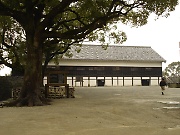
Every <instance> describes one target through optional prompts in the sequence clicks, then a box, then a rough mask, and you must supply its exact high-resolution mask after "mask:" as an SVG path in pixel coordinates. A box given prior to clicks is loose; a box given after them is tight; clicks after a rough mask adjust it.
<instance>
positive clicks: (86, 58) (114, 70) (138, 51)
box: [48, 45, 165, 87]
mask: <svg viewBox="0 0 180 135" xmlns="http://www.w3.org/2000/svg"><path fill="white" fill-rule="evenodd" d="M70 51H71V53H72V54H73V55H72V57H67V56H63V57H62V59H60V60H59V65H55V64H53V63H50V64H49V66H48V71H50V70H55V71H62V72H66V73H67V83H68V84H69V85H70V86H89V87H91V86H127V85H134V86H135V85H143V86H145V85H146V86H148V85H158V83H159V81H160V79H161V77H162V62H165V59H164V58H162V57H161V56H160V55H159V54H158V53H157V52H156V51H155V50H153V49H152V48H151V47H147V46H117V45H116V46H115V45H113V46H108V47H107V49H104V48H102V46H100V45H82V47H81V51H80V52H78V51H77V50H76V48H75V47H72V48H71V50H70ZM59 78H60V77H59Z"/></svg>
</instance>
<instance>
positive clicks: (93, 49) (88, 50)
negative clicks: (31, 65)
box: [63, 45, 165, 62]
mask: <svg viewBox="0 0 180 135" xmlns="http://www.w3.org/2000/svg"><path fill="white" fill-rule="evenodd" d="M70 51H71V53H72V54H73V56H72V57H71V58H68V57H66V56H63V59H76V60H111V61H158V62H165V59H164V58H163V57H161V56H160V55H159V54H158V53H157V52H156V51H154V50H153V49H152V48H151V47H147V46H118V45H111V46H108V47H107V49H106V50H104V49H103V48H102V46H101V45H82V47H81V51H80V52H79V53H78V52H77V51H76V47H74V46H72V47H71V50H70Z"/></svg>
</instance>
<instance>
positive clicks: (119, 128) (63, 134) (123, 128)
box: [0, 86, 180, 135]
mask: <svg viewBox="0 0 180 135" xmlns="http://www.w3.org/2000/svg"><path fill="white" fill-rule="evenodd" d="M75 97H76V98H69V99H67V98H63V99H54V100H53V102H52V105H49V106H40V107H19V108H17V107H4V108H0V135H179V134H180V89H179V88H166V91H165V95H161V91H160V88H159V87H158V86H129V87H94V88H87V87H85V88H76V91H75Z"/></svg>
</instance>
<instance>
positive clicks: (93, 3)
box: [0, 0, 178, 106]
mask: <svg viewBox="0 0 180 135" xmlns="http://www.w3.org/2000/svg"><path fill="white" fill-rule="evenodd" d="M177 4H178V0H173V1H172V0H0V16H1V17H7V19H5V20H7V22H8V23H7V24H8V26H5V27H4V28H2V29H1V33H2V36H1V37H2V38H1V39H3V40H1V42H2V45H1V48H3V49H6V52H8V53H7V54H6V55H5V56H3V55H4V54H3V51H4V50H3V49H2V50H3V51H2V50H1V58H2V57H3V58H4V60H5V61H4V62H8V60H9V58H10V59H11V61H10V62H15V63H16V61H19V62H20V63H24V64H22V65H24V69H25V73H24V84H23V87H22V90H21V94H20V97H19V98H18V100H17V101H16V105H19V106H20V105H29V106H33V105H41V104H44V100H43V99H44V98H43V97H42V96H41V92H40V87H41V85H42V76H43V75H42V74H43V69H42V64H44V67H46V66H47V64H48V62H49V61H50V60H51V59H52V58H58V56H59V54H64V53H65V52H67V51H68V49H69V48H70V47H71V46H72V45H74V44H81V43H82V42H83V41H84V40H85V39H86V40H89V41H95V40H98V41H101V42H102V44H105V43H107V42H109V41H112V40H111V39H114V42H115V43H122V42H124V41H125V40H126V35H125V33H124V32H122V31H119V30H117V29H116V27H115V26H113V25H114V24H115V23H116V22H118V21H120V22H123V23H125V24H127V23H129V24H131V25H132V26H141V25H144V24H146V23H147V18H148V16H149V15H150V14H151V13H155V14H156V15H158V16H160V15H162V16H167V15H168V13H169V12H170V11H173V10H174V9H175V6H176V5H177ZM2 20H3V19H2V18H0V21H2ZM5 24H6V23H5ZM5 24H4V25H5ZM14 24H17V25H14ZM2 26H3V25H2ZM16 26H18V27H16ZM10 28H14V29H13V31H11V29H10ZM14 31H16V32H15V33H14V34H12V39H11V40H9V36H10V35H11V34H10V35H9V32H10V33H11V32H12V33H13V32H14ZM19 32H22V33H24V36H22V35H19V36H16V34H17V33H19ZM3 33H4V35H3ZM5 38H7V39H8V40H4V39H5ZM23 38H24V39H23ZM4 41H5V42H4ZM15 41H17V42H15ZM13 49H14V50H16V51H15V52H14V50H13ZM17 50H18V51H17ZM17 54H18V55H19V57H20V59H19V60H17V58H16V57H14V56H15V55H17ZM5 58H7V59H5ZM14 59H15V61H13V60H14ZM10 62H9V63H10ZM44 69H45V68H44Z"/></svg>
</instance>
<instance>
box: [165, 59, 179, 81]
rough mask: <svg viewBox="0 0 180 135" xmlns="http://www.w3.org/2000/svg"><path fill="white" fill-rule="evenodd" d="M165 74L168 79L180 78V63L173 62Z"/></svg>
mask: <svg viewBox="0 0 180 135" xmlns="http://www.w3.org/2000/svg"><path fill="white" fill-rule="evenodd" d="M163 72H164V75H165V76H167V77H180V61H178V62H172V63H171V64H169V65H168V66H167V67H166V68H165V70H164V71H163Z"/></svg>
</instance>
